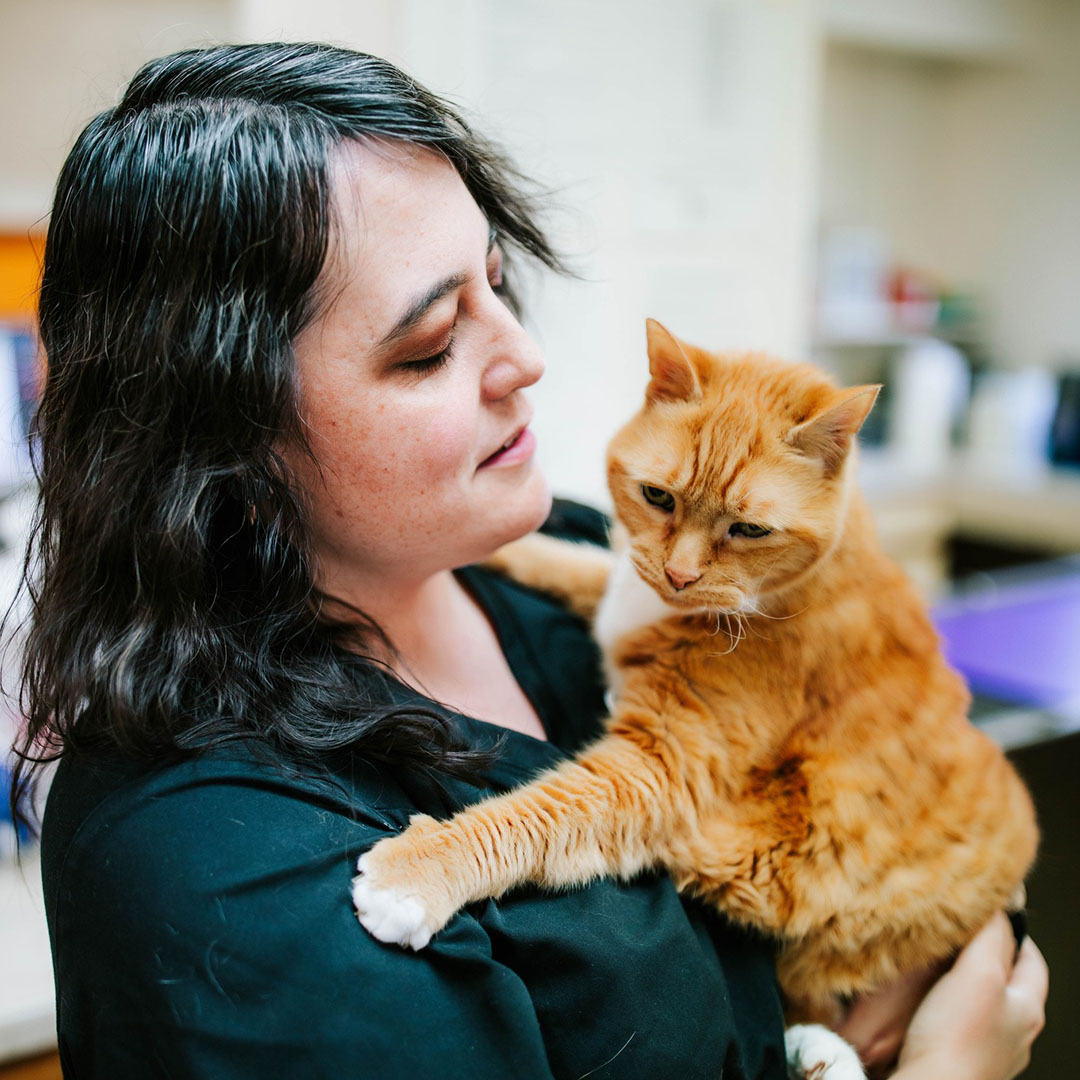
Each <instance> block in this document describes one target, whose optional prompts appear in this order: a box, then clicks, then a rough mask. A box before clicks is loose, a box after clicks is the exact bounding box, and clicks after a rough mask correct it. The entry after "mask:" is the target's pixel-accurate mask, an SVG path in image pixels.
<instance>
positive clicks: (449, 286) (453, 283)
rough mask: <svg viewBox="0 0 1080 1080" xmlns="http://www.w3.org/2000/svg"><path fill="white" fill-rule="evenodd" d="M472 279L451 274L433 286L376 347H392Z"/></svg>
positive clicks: (410, 307)
mask: <svg viewBox="0 0 1080 1080" xmlns="http://www.w3.org/2000/svg"><path fill="white" fill-rule="evenodd" d="M470 277H471V275H470V274H467V273H464V272H462V273H458V274H451V275H450V276H449V277H447V278H443V280H442V281H440V282H438V284H436V285H432V287H431V288H430V289H428V291H427V292H426V293H424V295H423V296H420V297H417V299H415V300H414V301H413V302H412V303H411V304H410V305H409V306H408V307H407V308H406V309H405V313H404V314H403V315H402V316H401V318H400V319H398V321H397V322H396V323H394V325H393V327H392V329H391V330H390V332H389V333H388V334H386V335H385V336H384V337H383V338H382V339H381V340H380V341H379V343H378V344H377V345H376V346H375V347H376V348H377V349H381V348H383V347H384V346H386V345H390V344H392V343H393V342H395V341H397V340H399V339H400V338H403V337H404V336H405V335H406V334H407V333H408V332H409V331H410V330H411V329H412V328H413V327H414V326H415V325H416V324H417V323H418V322H419V321H420V320H421V319H422V318H423V317H424V316H425V315H426V314H427V312H428V310H429V309H430V308H431V307H432V306H433V305H434V304H437V303H438V302H439V301H440V300H441V299H442V298H443V297H444V296H446V295H447V294H448V293H452V292H453V291H454V290H455V289H460V288H461V286H462V285H464V284H465V283H466V282H467V281H468V280H469V278H470Z"/></svg>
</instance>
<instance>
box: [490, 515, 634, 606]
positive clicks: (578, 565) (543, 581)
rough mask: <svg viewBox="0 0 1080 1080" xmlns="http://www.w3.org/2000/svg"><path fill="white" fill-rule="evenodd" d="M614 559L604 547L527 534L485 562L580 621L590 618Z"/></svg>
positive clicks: (601, 595) (500, 549) (504, 546)
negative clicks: (548, 597) (548, 596)
mask: <svg viewBox="0 0 1080 1080" xmlns="http://www.w3.org/2000/svg"><path fill="white" fill-rule="evenodd" d="M614 563H615V556H614V554H613V553H612V552H610V551H608V549H607V548H600V547H596V546H595V545H593V544H576V543H573V542H571V541H569V540H557V539H556V538H555V537H553V536H545V535H544V534H543V533H530V534H529V535H528V536H523V537H522V538H521V539H520V540H514V541H513V542H512V543H509V544H504V545H503V546H502V547H501V548H499V549H498V550H497V551H496V552H494V554H492V555H490V556H489V557H488V558H487V559H485V560H484V563H483V565H484V566H486V567H487V568H488V569H490V570H498V571H499V573H502V574H505V575H506V576H507V577H510V578H513V579H514V581H517V582H520V583H521V584H522V585H528V586H529V588H531V589H539V590H541V591H542V592H546V593H550V594H551V595H552V596H553V597H555V599H556V600H558V601H559V602H560V603H562V604H565V605H566V607H568V608H569V609H570V610H571V611H573V612H575V613H576V614H578V615H580V616H581V617H582V618H583V619H592V617H593V616H594V615H595V614H596V609H597V608H598V607H599V606H600V601H601V600H602V599H603V596H604V591H605V590H606V589H607V583H608V578H609V577H610V575H611V568H612V566H614Z"/></svg>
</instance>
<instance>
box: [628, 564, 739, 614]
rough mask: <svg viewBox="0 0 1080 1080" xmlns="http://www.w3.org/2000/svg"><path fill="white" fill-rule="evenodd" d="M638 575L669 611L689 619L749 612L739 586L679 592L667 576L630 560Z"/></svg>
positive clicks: (693, 587)
mask: <svg viewBox="0 0 1080 1080" xmlns="http://www.w3.org/2000/svg"><path fill="white" fill-rule="evenodd" d="M630 561H631V562H632V563H633V565H634V569H635V570H637V572H638V575H639V576H640V577H641V579H642V580H643V581H644V582H645V584H646V585H648V586H649V588H651V589H652V590H653V592H655V593H656V594H657V595H658V596H659V597H660V599H661V600H663V601H664V603H665V604H667V605H668V606H669V607H673V608H678V609H679V610H680V611H685V612H686V614H687V615H699V614H700V615H704V614H709V615H738V614H739V613H740V612H743V611H745V605H746V594H745V593H744V592H743V590H742V589H740V588H739V587H738V586H737V585H720V586H715V585H690V586H688V587H687V588H683V589H676V588H675V587H674V586H673V585H672V584H671V582H669V581H668V580H667V578H666V577H664V576H663V575H659V576H658V575H655V574H653V573H652V572H651V571H650V570H649V569H648V568H647V567H645V566H644V565H643V564H642V563H641V562H639V561H638V560H637V559H635V558H633V557H632V556H631V560H630Z"/></svg>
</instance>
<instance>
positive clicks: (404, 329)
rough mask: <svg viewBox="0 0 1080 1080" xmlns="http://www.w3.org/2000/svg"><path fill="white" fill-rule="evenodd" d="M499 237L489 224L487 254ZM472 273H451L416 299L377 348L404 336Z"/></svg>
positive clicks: (490, 251) (458, 287) (464, 282)
mask: <svg viewBox="0 0 1080 1080" xmlns="http://www.w3.org/2000/svg"><path fill="white" fill-rule="evenodd" d="M497 238H498V233H497V230H496V228H495V226H494V225H489V226H488V248H487V254H488V255H490V254H491V253H492V251H493V250H494V249H495V242H496V240H497ZM470 276H471V275H470V274H467V273H464V272H463V273H458V274H451V275H450V276H449V277H448V278H444V279H443V280H442V281H440V282H439V283H438V284H437V285H433V286H432V287H431V288H430V289H428V291H427V292H426V293H424V295H423V296H420V297H418V298H417V299H416V300H414V301H413V302H412V303H411V304H410V305H409V306H408V307H407V308H406V309H405V313H404V314H403V315H402V316H401V318H400V319H398V321H397V322H396V323H394V325H393V327H391V329H390V331H389V333H387V334H385V335H384V336H383V337H382V338H381V339H380V340H379V342H378V344H377V345H376V346H375V348H376V349H382V348H384V347H385V346H387V345H392V344H393V343H394V342H395V341H398V340H400V339H401V338H403V337H404V336H405V335H406V334H407V333H408V332H409V331H410V330H411V329H412V328H413V327H414V326H415V325H416V324H417V323H418V322H419V321H420V320H421V319H422V318H423V317H424V316H425V315H426V314H427V312H428V309H429V308H430V307H432V305H434V304H437V303H438V302H439V301H440V300H441V299H442V298H443V297H444V296H446V295H447V294H448V293H452V292H453V291H454V290H455V289H460V288H461V286H462V285H464V284H466V283H467V282H468V280H469V278H470Z"/></svg>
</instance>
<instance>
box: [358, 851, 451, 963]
mask: <svg viewBox="0 0 1080 1080" xmlns="http://www.w3.org/2000/svg"><path fill="white" fill-rule="evenodd" d="M366 858H367V856H366V855H361V856H360V860H359V862H357V864H356V869H357V870H358V871H359V873H358V874H357V875H356V877H354V878H353V882H352V898H353V905H354V907H355V908H356V917H357V918H358V919H359V920H360V924H361V926H363V927H364V929H365V930H366V931H367V932H368V933H369V934H371V936H372V937H374V938H378V939H379V941H385V942H388V943H389V944H391V945H405V946H407V947H408V948H410V949H417V950H419V949H422V948H423V947H424V946H425V945H426V944H427V943H428V942H429V941H430V940H431V934H432V931H431V929H430V927H429V925H428V917H427V912H426V911H425V910H424V905H423V904H422V903H421V902H420V901H419V900H418V899H416V897H414V896H402V895H401V894H400V893H398V892H395V891H394V890H393V889H381V888H379V887H378V886H376V885H373V884H371V883H370V879H369V878H368V877H365V871H366V870H367V867H366V866H365V859H366Z"/></svg>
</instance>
